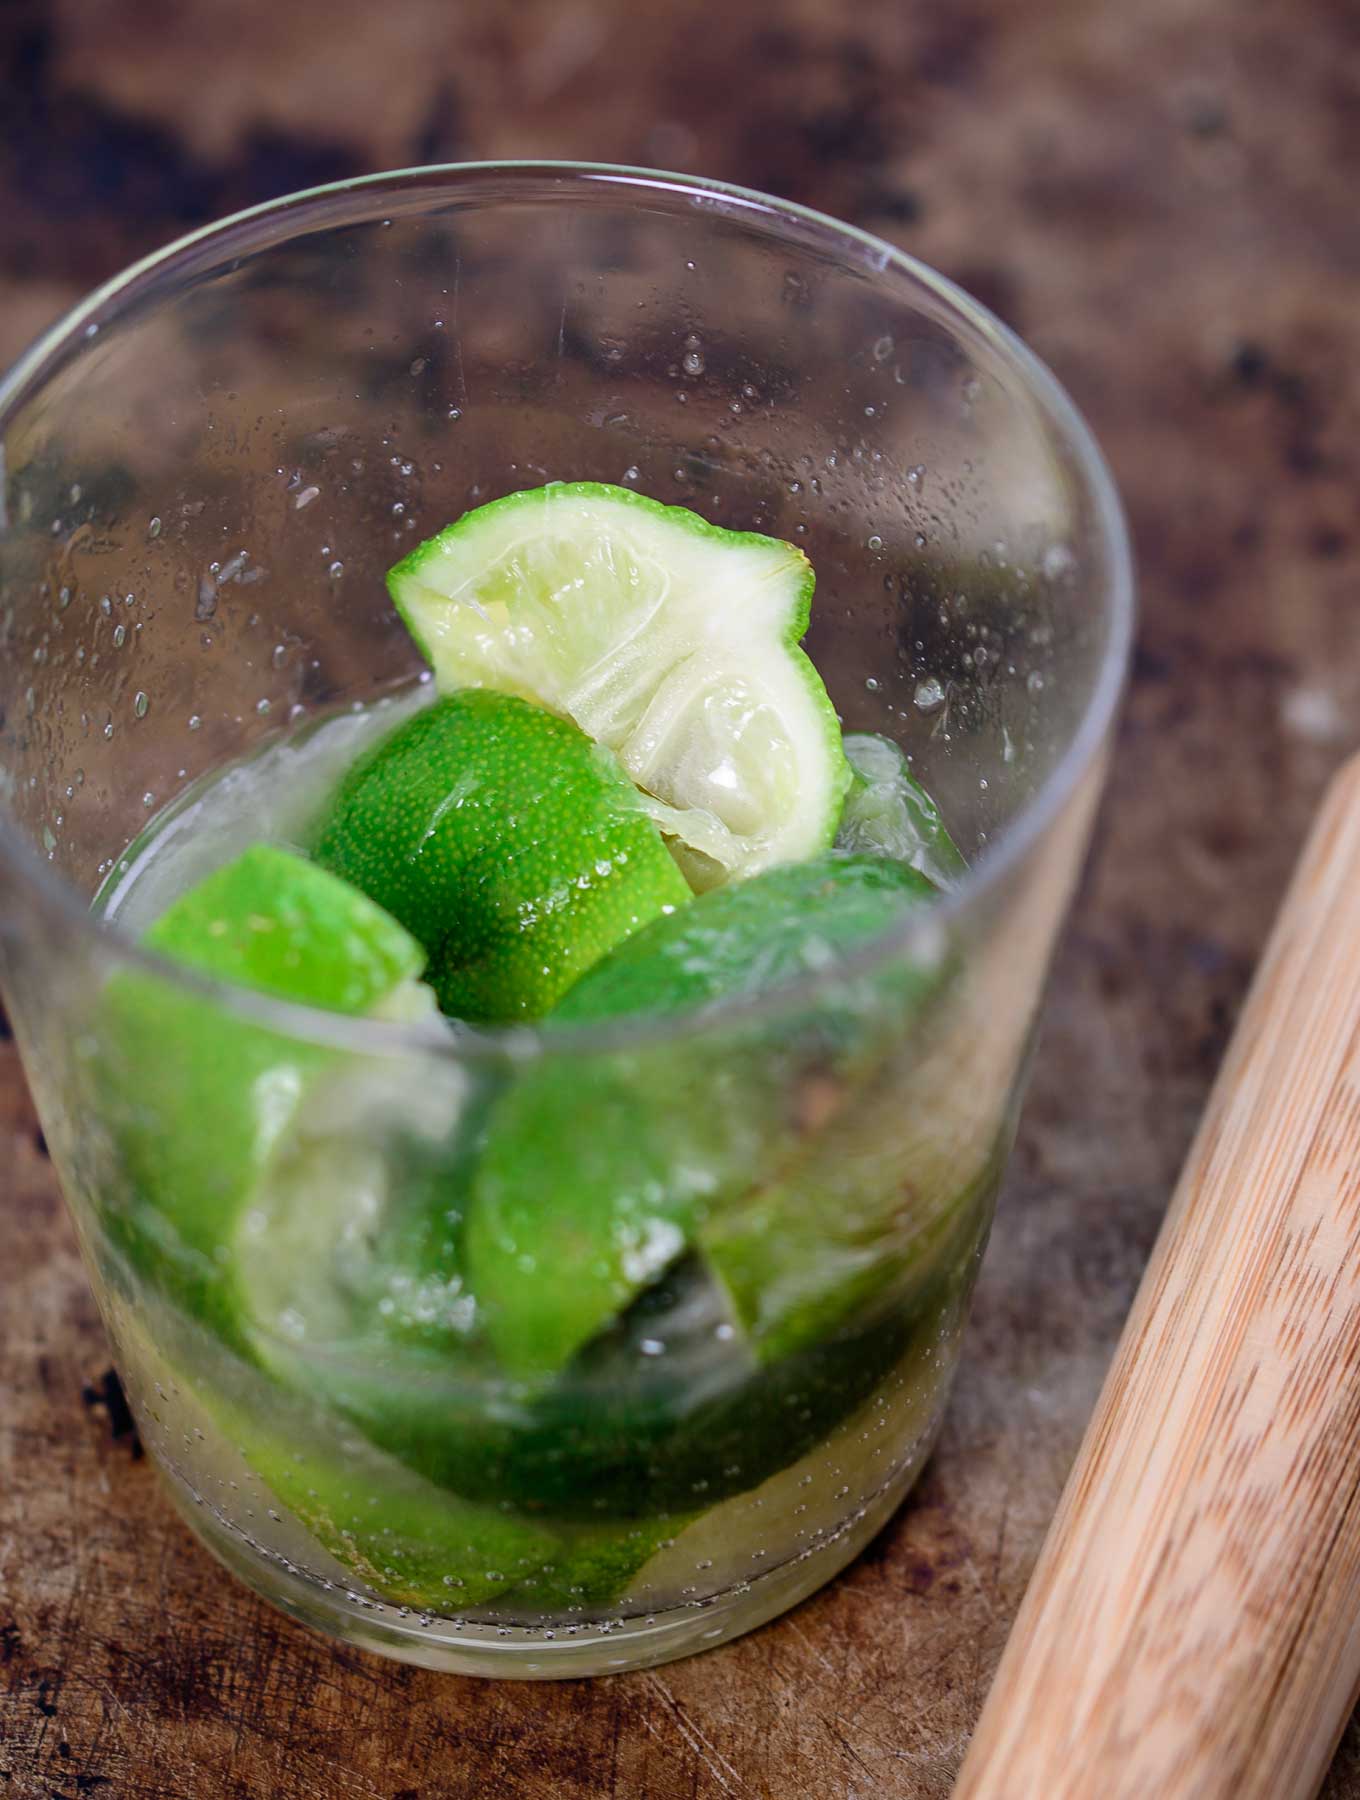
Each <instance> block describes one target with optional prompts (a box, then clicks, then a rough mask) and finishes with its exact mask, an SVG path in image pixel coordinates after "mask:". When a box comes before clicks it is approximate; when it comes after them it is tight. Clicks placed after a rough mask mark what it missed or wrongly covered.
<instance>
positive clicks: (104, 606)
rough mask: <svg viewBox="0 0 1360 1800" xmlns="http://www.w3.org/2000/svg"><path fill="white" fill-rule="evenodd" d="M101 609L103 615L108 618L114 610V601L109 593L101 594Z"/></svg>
mask: <svg viewBox="0 0 1360 1800" xmlns="http://www.w3.org/2000/svg"><path fill="white" fill-rule="evenodd" d="M99 610H100V612H102V613H103V615H104V617H105V618H106V619H107V618H108V616H109V614H110V613H111V612H112V611H113V601H112V600H110V598H109V596H108V595H107V594H101V595H100V596H99Z"/></svg>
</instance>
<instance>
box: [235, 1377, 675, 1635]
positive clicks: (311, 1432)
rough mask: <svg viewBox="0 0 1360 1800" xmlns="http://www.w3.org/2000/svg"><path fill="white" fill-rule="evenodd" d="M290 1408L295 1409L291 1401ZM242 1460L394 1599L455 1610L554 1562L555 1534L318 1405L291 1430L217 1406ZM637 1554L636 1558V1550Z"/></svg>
mask: <svg viewBox="0 0 1360 1800" xmlns="http://www.w3.org/2000/svg"><path fill="white" fill-rule="evenodd" d="M293 1411H294V1413H297V1409H296V1408H294V1409H293ZM217 1412H218V1415H219V1420H220V1423H221V1425H222V1427H223V1429H224V1430H225V1431H226V1432H227V1433H228V1435H229V1436H230V1437H231V1439H232V1441H233V1443H234V1444H235V1445H236V1446H237V1448H238V1449H239V1450H240V1452H241V1454H242V1455H243V1456H244V1457H245V1459H246V1461H247V1463H249V1465H250V1466H251V1468H252V1469H253V1470H254V1471H255V1473H256V1474H257V1475H258V1476H259V1478H260V1479H261V1481H263V1482H264V1483H265V1484H266V1486H267V1487H269V1488H270V1489H271V1490H272V1492H273V1493H274V1495H275V1496H276V1497H277V1498H278V1499H279V1500H281V1501H282V1502H283V1504H284V1505H285V1506H286V1507H287V1508H288V1509H289V1511H290V1512H292V1513H294V1514H295V1515H296V1516H297V1518H298V1519H299V1520H300V1521H301V1522H302V1524H303V1525H305V1526H306V1528H307V1529H308V1531H310V1532H311V1533H312V1535H313V1536H314V1537H315V1538H316V1540H317V1542H318V1543H320V1544H321V1545H322V1546H323V1548H324V1549H326V1550H327V1551H329V1552H330V1554H331V1555H332V1556H333V1557H334V1558H335V1559H336V1561H337V1562H338V1563H340V1564H341V1565H342V1566H343V1567H344V1568H346V1569H348V1570H349V1571H350V1573H351V1574H352V1575H353V1576H354V1577H355V1579H356V1580H357V1581H358V1582H360V1583H362V1584H363V1585H364V1586H365V1587H367V1588H369V1589H371V1590H372V1591H373V1592H375V1593H378V1594H381V1595H382V1597H383V1598H384V1599H385V1600H389V1601H391V1602H393V1604H395V1605H399V1606H415V1607H420V1608H428V1609H429V1610H430V1611H438V1612H446V1613H448V1612H459V1611H461V1610H462V1609H463V1608H465V1607H466V1608H469V1609H470V1608H474V1607H478V1606H484V1605H485V1604H486V1603H487V1602H488V1601H490V1600H492V1599H494V1598H495V1596H496V1595H498V1594H500V1593H503V1592H504V1591H505V1590H506V1589H508V1588H512V1587H514V1586H516V1585H517V1584H518V1583H520V1582H524V1581H531V1580H533V1579H534V1578H535V1577H536V1576H539V1575H545V1574H546V1573H547V1572H549V1571H551V1570H552V1569H553V1568H554V1567H555V1565H556V1563H557V1561H558V1560H559V1558H560V1556H561V1549H560V1545H559V1540H558V1538H557V1536H556V1534H555V1533H553V1532H551V1531H549V1530H548V1529H546V1528H545V1527H544V1526H542V1525H541V1524H538V1523H535V1522H531V1521H530V1520H528V1519H524V1518H521V1517H517V1516H515V1515H514V1514H511V1513H508V1512H506V1511H504V1510H503V1509H501V1508H498V1507H490V1506H474V1505H470V1504H469V1503H468V1502H467V1501H463V1500H459V1499H458V1498H457V1497H456V1496H454V1495H453V1494H450V1493H447V1492H445V1491H444V1490H443V1489H440V1488H437V1487H435V1486H433V1485H432V1484H431V1483H430V1482H427V1481H423V1480H422V1479H421V1478H420V1476H418V1475H414V1474H412V1472H411V1471H410V1470H409V1469H406V1468H404V1467H403V1466H402V1465H401V1463H399V1462H397V1461H396V1460H395V1459H394V1458H392V1457H388V1456H384V1455H382V1454H381V1452H379V1451H377V1450H375V1449H374V1448H373V1446H372V1445H371V1444H369V1443H367V1442H366V1441H365V1440H364V1439H363V1438H361V1437H359V1436H358V1435H357V1434H356V1433H355V1432H354V1431H353V1430H351V1429H348V1428H346V1426H345V1425H344V1423H343V1421H339V1420H336V1419H335V1418H333V1417H332V1416H330V1415H328V1414H326V1413H324V1412H320V1411H317V1412H311V1411H308V1412H306V1413H305V1414H304V1413H297V1416H296V1419H295V1422H294V1425H293V1428H292V1430H291V1431H287V1432H286V1431H284V1430H281V1429H277V1428H276V1429H271V1428H270V1425H269V1424H267V1423H265V1422H262V1421H260V1420H259V1419H256V1418H254V1417H249V1416H247V1415H246V1414H245V1413H243V1412H242V1411H240V1410H239V1409H238V1408H232V1409H230V1410H229V1409H228V1408H227V1406H226V1405H225V1404H219V1405H218V1407H217ZM639 1560H641V1558H639Z"/></svg>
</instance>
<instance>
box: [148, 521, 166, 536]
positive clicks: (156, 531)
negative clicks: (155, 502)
mask: <svg viewBox="0 0 1360 1800" xmlns="http://www.w3.org/2000/svg"><path fill="white" fill-rule="evenodd" d="M162 529H163V528H162V526H161V522H160V518H159V516H157V517H156V518H153V519H152V520H151V521H150V523H149V524H148V525H147V528H146V535H147V536H148V537H149V538H158V537H159V536H160V535H161V531H162Z"/></svg>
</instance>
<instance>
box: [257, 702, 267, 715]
mask: <svg viewBox="0 0 1360 1800" xmlns="http://www.w3.org/2000/svg"><path fill="white" fill-rule="evenodd" d="M255 710H256V712H257V713H267V712H268V711H269V702H268V700H265V699H260V700H257V701H256V702H255Z"/></svg>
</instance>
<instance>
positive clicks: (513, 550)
mask: <svg viewBox="0 0 1360 1800" xmlns="http://www.w3.org/2000/svg"><path fill="white" fill-rule="evenodd" d="M388 586H389V589H390V591H391V594H392V598H393V600H394V601H395V602H396V605H397V608H398V610H399V612H400V613H401V615H402V617H403V619H404V620H405V621H406V624H407V626H408V627H409V629H410V631H411V633H412V635H413V636H414V637H415V639H416V641H417V643H418V644H419V645H420V648H421V650H422V652H423V653H424V655H425V656H426V658H427V659H428V660H429V662H430V664H431V666H432V667H433V669H434V672H435V675H436V678H437V679H438V681H439V684H440V686H441V688H446V689H447V688H457V687H467V686H476V687H490V688H498V689H501V690H503V691H505V692H508V693H513V694H520V695H523V696H524V697H525V698H528V699H532V700H535V701H537V702H538V703H539V704H541V705H543V706H546V707H548V708H549V709H551V710H552V711H553V712H556V713H560V714H562V715H564V716H565V717H567V718H571V719H574V720H575V721H576V723H577V724H578V725H579V726H580V728H581V729H582V730H583V731H584V732H585V733H586V734H587V736H589V737H591V738H594V739H595V740H596V741H597V742H599V743H601V744H606V745H608V747H609V748H610V749H611V750H613V751H614V752H615V753H616V754H617V756H618V758H619V760H620V762H621V763H622V764H623V767H624V769H625V770H626V771H627V773H628V775H629V776H630V777H631V779H632V780H633V781H634V782H635V783H636V785H637V786H638V788H639V789H641V790H642V792H643V793H644V795H646V796H648V797H649V800H650V803H651V805H652V808H653V813H654V817H655V818H656V820H657V822H658V824H660V826H661V828H662V830H663V831H664V832H665V833H666V834H667V836H668V837H669V838H671V839H672V840H673V841H674V842H675V844H676V845H677V848H678V850H679V852H680V855H681V857H682V858H683V860H684V864H685V866H686V868H687V869H688V870H690V871H691V872H697V871H700V870H702V871H703V872H704V879H705V881H706V883H708V884H716V883H718V882H720V881H722V880H725V879H727V878H729V877H731V876H737V875H750V874H754V873H755V872H756V871H757V870H759V869H763V868H767V867H769V866H770V865H772V864H774V863H780V862H792V861H796V860H797V859H799V858H801V857H806V856H811V855H814V854H815V853H816V852H817V851H819V850H822V849H825V848H826V847H827V845H829V844H830V842H831V839H832V836H833V835H834V832H835V829H836V821H837V819H838V818H839V816H840V809H841V801H842V798H843V796H844V794H845V790H846V787H847V784H848V782H849V775H850V772H849V768H848V765H847V764H846V761H845V756H844V753H843V752H842V749H841V740H840V729H839V726H838V723H837V719H836V714H835V711H834V710H833V708H832V705H831V702H830V700H829V699H828V698H827V694H826V689H825V688H824V687H823V685H822V681H821V678H820V676H819V675H818V674H817V671H816V669H815V668H814V667H813V666H812V664H811V662H810V661H809V660H808V658H807V657H806V656H805V655H804V653H803V652H802V650H800V649H799V647H798V645H799V640H800V639H801V638H802V636H803V633H804V632H805V631H806V630H807V625H808V614H809V609H810V606H811V602H812V589H813V574H812V569H811V567H810V566H809V564H808V561H807V558H806V557H805V556H804V555H803V553H802V552H801V551H800V550H798V549H796V548H795V547H794V546H793V545H791V544H785V543H781V542H780V541H778V540H777V539H775V538H769V537H762V536H760V535H758V534H756V533H754V532H735V531H724V530H721V529H720V528H719V527H717V526H714V525H710V524H709V523H708V522H707V521H706V520H704V519H701V518H699V517H698V516H697V515H696V514H694V513H691V512H689V511H687V510H686V509H685V508H683V507H677V506H663V505H661V504H660V503H659V502H657V501H654V500H649V499H647V498H645V497H644V496H643V495H640V494H635V493H633V492H631V491H630V490H628V489H626V488H616V487H609V486H605V485H602V484H600V483H596V482H571V483H565V482H553V483H550V484H549V485H548V486H547V487H544V488H538V489H535V490H532V491H530V492H525V493H519V494H510V495H508V496H507V497H506V498H505V499H503V500H497V501H493V502H491V504H490V505H487V506H483V507H479V508H478V509H477V510H476V511H475V512H471V513H468V514H466V515H465V517H463V518H462V519H459V520H458V521H457V522H456V523H455V524H453V525H450V526H448V527H446V529H445V530H444V531H442V532H440V534H439V535H438V536H437V537H434V538H431V539H430V540H429V542H427V543H425V544H422V545H421V546H420V547H419V549H417V550H415V551H413V552H412V554H411V555H410V556H408V557H407V558H405V560H404V561H402V562H400V563H398V564H397V566H396V567H395V568H394V569H393V570H392V571H391V573H390V574H389V576H388Z"/></svg>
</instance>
